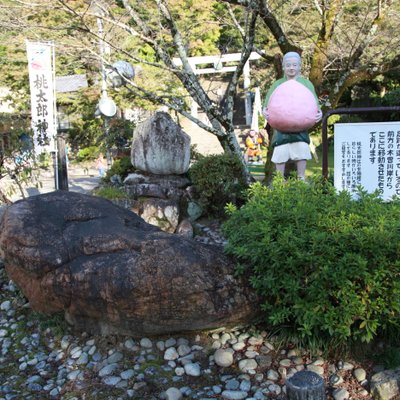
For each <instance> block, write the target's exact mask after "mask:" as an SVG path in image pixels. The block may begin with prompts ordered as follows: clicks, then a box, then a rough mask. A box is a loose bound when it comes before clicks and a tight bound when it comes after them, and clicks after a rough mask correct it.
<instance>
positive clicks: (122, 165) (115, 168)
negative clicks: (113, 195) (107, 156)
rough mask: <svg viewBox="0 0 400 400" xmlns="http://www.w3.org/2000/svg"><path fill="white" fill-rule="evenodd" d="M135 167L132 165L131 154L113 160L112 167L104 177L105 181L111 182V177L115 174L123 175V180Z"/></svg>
mask: <svg viewBox="0 0 400 400" xmlns="http://www.w3.org/2000/svg"><path fill="white" fill-rule="evenodd" d="M134 170H135V168H134V167H133V165H132V162H131V158H130V157H129V156H123V157H121V158H119V159H117V160H115V161H114V162H113V164H112V165H111V167H110V169H109V170H108V171H107V172H106V176H105V177H104V181H105V182H110V179H111V177H112V176H114V175H118V176H120V177H121V180H122V181H123V180H124V179H125V178H126V177H127V176H128V175H129V174H130V173H131V172H133V171H134Z"/></svg>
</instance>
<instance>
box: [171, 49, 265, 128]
mask: <svg viewBox="0 0 400 400" xmlns="http://www.w3.org/2000/svg"><path fill="white" fill-rule="evenodd" d="M241 57H242V54H241V53H231V54H220V55H217V56H198V57H189V58H188V61H189V64H190V66H191V67H192V69H193V71H194V73H195V74H196V75H205V74H221V73H225V72H234V71H235V70H236V68H237V66H236V65H233V66H224V63H230V62H234V61H240V59H241ZM259 58H261V55H260V54H258V53H256V52H254V51H253V52H252V53H251V54H250V57H249V58H248V60H247V62H246V64H245V65H244V68H243V78H244V82H243V89H244V90H245V92H246V98H245V110H246V125H249V126H251V127H252V128H253V129H256V130H258V110H254V111H255V112H253V110H252V101H251V95H250V92H248V88H249V87H250V61H253V60H258V59H259ZM173 62H174V64H175V65H179V66H180V65H182V61H181V60H180V58H174V59H173ZM199 64H211V65H212V67H208V68H197V65H199ZM257 89H258V90H257ZM257 96H258V98H257V100H256V102H255V103H256V104H260V100H259V96H260V91H259V88H256V97H257ZM198 108H199V107H198V104H197V103H196V102H195V101H194V100H193V99H192V100H191V104H190V114H191V115H192V116H193V117H195V118H197V117H198Z"/></svg>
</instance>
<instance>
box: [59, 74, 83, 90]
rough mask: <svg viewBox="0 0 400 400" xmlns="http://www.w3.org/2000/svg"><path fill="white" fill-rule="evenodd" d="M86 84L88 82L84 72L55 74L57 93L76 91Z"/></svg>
mask: <svg viewBox="0 0 400 400" xmlns="http://www.w3.org/2000/svg"><path fill="white" fill-rule="evenodd" d="M87 86H88V82H87V79H86V75H85V74H82V75H67V76H56V92H57V93H68V92H76V91H78V90H79V89H81V88H83V87H87Z"/></svg>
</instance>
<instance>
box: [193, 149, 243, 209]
mask: <svg viewBox="0 0 400 400" xmlns="http://www.w3.org/2000/svg"><path fill="white" fill-rule="evenodd" d="M189 176H190V179H191V180H192V183H193V185H194V187H195V191H196V194H197V197H198V202H199V204H200V205H201V206H202V207H203V209H204V211H205V212H207V213H209V214H210V215H215V216H222V215H223V210H224V207H225V205H226V204H227V203H228V202H232V203H234V204H241V203H242V202H243V199H244V195H243V191H244V189H245V188H246V182H245V179H244V176H243V170H242V164H241V162H240V160H239V158H238V157H237V156H233V155H230V154H213V155H210V156H206V157H202V158H200V159H199V160H198V161H197V162H196V163H195V164H193V165H192V166H191V168H190V170H189Z"/></svg>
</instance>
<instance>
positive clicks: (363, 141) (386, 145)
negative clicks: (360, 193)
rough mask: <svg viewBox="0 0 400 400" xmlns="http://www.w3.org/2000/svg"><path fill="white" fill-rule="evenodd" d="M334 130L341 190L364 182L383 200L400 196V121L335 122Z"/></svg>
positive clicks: (336, 176) (336, 178)
mask: <svg viewBox="0 0 400 400" xmlns="http://www.w3.org/2000/svg"><path fill="white" fill-rule="evenodd" d="M334 133H335V135H334V142H335V145H334V152H335V156H334V159H335V162H334V167H335V172H334V182H335V187H336V188H337V189H338V190H347V191H349V192H351V193H355V192H356V189H357V186H362V187H363V188H364V189H365V190H367V191H368V192H374V191H375V190H378V191H379V192H380V194H381V197H382V198H383V199H384V200H389V199H390V198H391V197H392V196H395V195H396V196H400V122H381V123H377V122H372V123H354V124H353V123H350V124H335V132H334Z"/></svg>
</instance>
